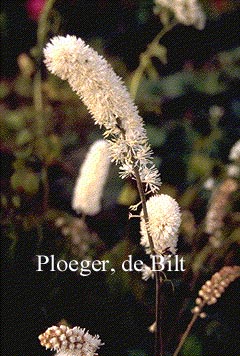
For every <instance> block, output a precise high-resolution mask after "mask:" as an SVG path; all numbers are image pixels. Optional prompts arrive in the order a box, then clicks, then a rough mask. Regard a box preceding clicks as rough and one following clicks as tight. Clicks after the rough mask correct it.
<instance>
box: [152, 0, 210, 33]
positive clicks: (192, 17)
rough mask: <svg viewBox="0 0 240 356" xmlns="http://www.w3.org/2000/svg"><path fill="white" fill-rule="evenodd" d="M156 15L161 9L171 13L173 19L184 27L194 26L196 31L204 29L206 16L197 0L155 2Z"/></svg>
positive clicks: (159, 0) (161, 0) (162, 0)
mask: <svg viewBox="0 0 240 356" xmlns="http://www.w3.org/2000/svg"><path fill="white" fill-rule="evenodd" d="M155 4H156V7H157V8H156V9H155V12H156V13H160V14H161V11H162V9H165V10H168V11H169V12H170V13H173V15H174V17H175V19H176V20H177V21H178V22H179V23H182V24H183V25H186V26H191V25H192V26H195V27H196V28H197V29H198V30H202V29H204V27H205V23H206V16H205V14H204V12H203V10H202V7H201V5H200V3H199V2H198V0H155Z"/></svg>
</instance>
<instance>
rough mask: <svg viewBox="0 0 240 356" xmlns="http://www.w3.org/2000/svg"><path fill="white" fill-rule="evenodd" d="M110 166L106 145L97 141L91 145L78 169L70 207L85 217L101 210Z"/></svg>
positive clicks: (101, 141) (104, 142) (102, 141)
mask: <svg viewBox="0 0 240 356" xmlns="http://www.w3.org/2000/svg"><path fill="white" fill-rule="evenodd" d="M109 165H110V158H109V151H108V143H107V142H106V141H104V140H98V141H96V142H94V143H93V144H92V146H91V147H90V150H89V151H88V153H87V155H86V158H85V160H84V162H83V164H82V166H81V167H80V171H79V176H78V178H77V181H76V184H75V187H74V191H73V198H72V207H73V209H74V210H76V211H77V212H83V213H84V214H86V215H96V214H98V213H99V212H100V210H101V198H102V194H103V188H104V185H105V182H106V179H107V176H108V170H109Z"/></svg>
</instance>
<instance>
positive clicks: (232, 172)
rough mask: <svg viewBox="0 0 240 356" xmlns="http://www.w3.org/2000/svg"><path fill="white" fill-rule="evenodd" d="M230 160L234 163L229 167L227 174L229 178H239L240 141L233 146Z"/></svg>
mask: <svg viewBox="0 0 240 356" xmlns="http://www.w3.org/2000/svg"><path fill="white" fill-rule="evenodd" d="M228 158H229V160H230V161H232V162H233V163H231V164H229V165H228V166H227V174H228V176H229V177H232V178H238V177H239V175H240V140H238V141H237V142H235V144H234V145H233V146H232V148H231V150H230V152H229V156H228Z"/></svg>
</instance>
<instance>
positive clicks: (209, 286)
mask: <svg viewBox="0 0 240 356" xmlns="http://www.w3.org/2000/svg"><path fill="white" fill-rule="evenodd" d="M239 277H240V267H239V266H225V267H223V268H222V269H221V270H220V271H219V272H216V273H215V274H214V275H213V276H212V278H211V279H210V280H209V281H207V282H206V283H205V284H204V285H203V286H202V288H201V289H200V291H199V292H198V298H197V299H196V306H195V307H194V308H193V310H192V313H193V314H199V315H200V317H201V316H202V317H203V316H204V314H202V313H201V311H202V308H203V307H204V305H206V304H208V305H211V304H215V303H216V302H217V299H218V298H220V297H221V295H222V294H223V292H224V291H225V289H226V288H227V287H228V286H229V284H230V283H231V282H233V281H234V280H235V279H237V278H239ZM201 314H202V315H201Z"/></svg>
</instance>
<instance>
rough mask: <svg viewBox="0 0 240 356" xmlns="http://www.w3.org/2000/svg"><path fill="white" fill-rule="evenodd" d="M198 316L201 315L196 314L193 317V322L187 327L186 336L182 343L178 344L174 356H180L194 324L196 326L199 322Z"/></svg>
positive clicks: (182, 338) (183, 337) (184, 335)
mask: <svg viewBox="0 0 240 356" xmlns="http://www.w3.org/2000/svg"><path fill="white" fill-rule="evenodd" d="M198 315H199V313H196V314H194V315H193V317H192V320H191V321H190V323H189V324H188V326H187V329H186V330H185V332H184V334H183V335H182V337H181V340H180V342H179V344H178V347H177V348H176V350H175V352H174V354H173V356H177V355H178V354H179V351H180V350H181V348H182V346H183V344H184V342H185V340H186V338H187V336H188V334H189V333H190V331H191V329H192V326H193V324H194V323H195V321H196V320H197V318H198Z"/></svg>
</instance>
